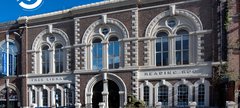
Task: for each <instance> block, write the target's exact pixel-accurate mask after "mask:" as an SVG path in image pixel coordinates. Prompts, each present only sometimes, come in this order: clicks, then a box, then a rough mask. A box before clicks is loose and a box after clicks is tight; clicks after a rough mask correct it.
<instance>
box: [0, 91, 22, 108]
mask: <svg viewBox="0 0 240 108" xmlns="http://www.w3.org/2000/svg"><path fill="white" fill-rule="evenodd" d="M6 94H7V89H6V88H4V89H2V90H1V91H0V108H6V107H7V106H6V101H7V100H6V98H7V96H6ZM8 94H9V95H8V100H9V106H8V108H18V97H17V93H16V91H15V90H13V89H12V88H8Z"/></svg>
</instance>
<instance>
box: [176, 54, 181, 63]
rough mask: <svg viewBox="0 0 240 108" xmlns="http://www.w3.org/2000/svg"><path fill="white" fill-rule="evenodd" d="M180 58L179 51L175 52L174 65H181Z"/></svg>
mask: <svg viewBox="0 0 240 108" xmlns="http://www.w3.org/2000/svg"><path fill="white" fill-rule="evenodd" d="M181 58H182V55H181V51H177V52H176V63H177V65H180V64H182V63H181Z"/></svg>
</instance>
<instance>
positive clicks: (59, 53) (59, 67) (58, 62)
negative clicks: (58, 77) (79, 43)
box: [55, 44, 64, 73]
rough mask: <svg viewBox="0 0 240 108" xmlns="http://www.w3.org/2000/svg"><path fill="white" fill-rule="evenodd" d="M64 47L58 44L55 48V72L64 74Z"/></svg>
mask: <svg viewBox="0 0 240 108" xmlns="http://www.w3.org/2000/svg"><path fill="white" fill-rule="evenodd" d="M62 47H63V46H62V45H61V44H58V45H56V47H55V72H56V73H61V72H63V58H64V56H63V49H62Z"/></svg>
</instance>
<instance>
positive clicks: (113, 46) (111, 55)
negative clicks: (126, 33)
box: [108, 37, 120, 69]
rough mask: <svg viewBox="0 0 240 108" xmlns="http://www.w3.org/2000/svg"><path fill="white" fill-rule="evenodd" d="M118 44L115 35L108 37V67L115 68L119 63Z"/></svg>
mask: <svg viewBox="0 0 240 108" xmlns="http://www.w3.org/2000/svg"><path fill="white" fill-rule="evenodd" d="M119 54H120V44H119V41H118V38H117V37H112V38H110V39H109V46H108V67H109V69H117V68H119V64H120V57H119Z"/></svg>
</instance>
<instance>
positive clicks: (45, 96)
mask: <svg viewBox="0 0 240 108" xmlns="http://www.w3.org/2000/svg"><path fill="white" fill-rule="evenodd" d="M42 99H43V106H48V92H47V90H43V97H42Z"/></svg>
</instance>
